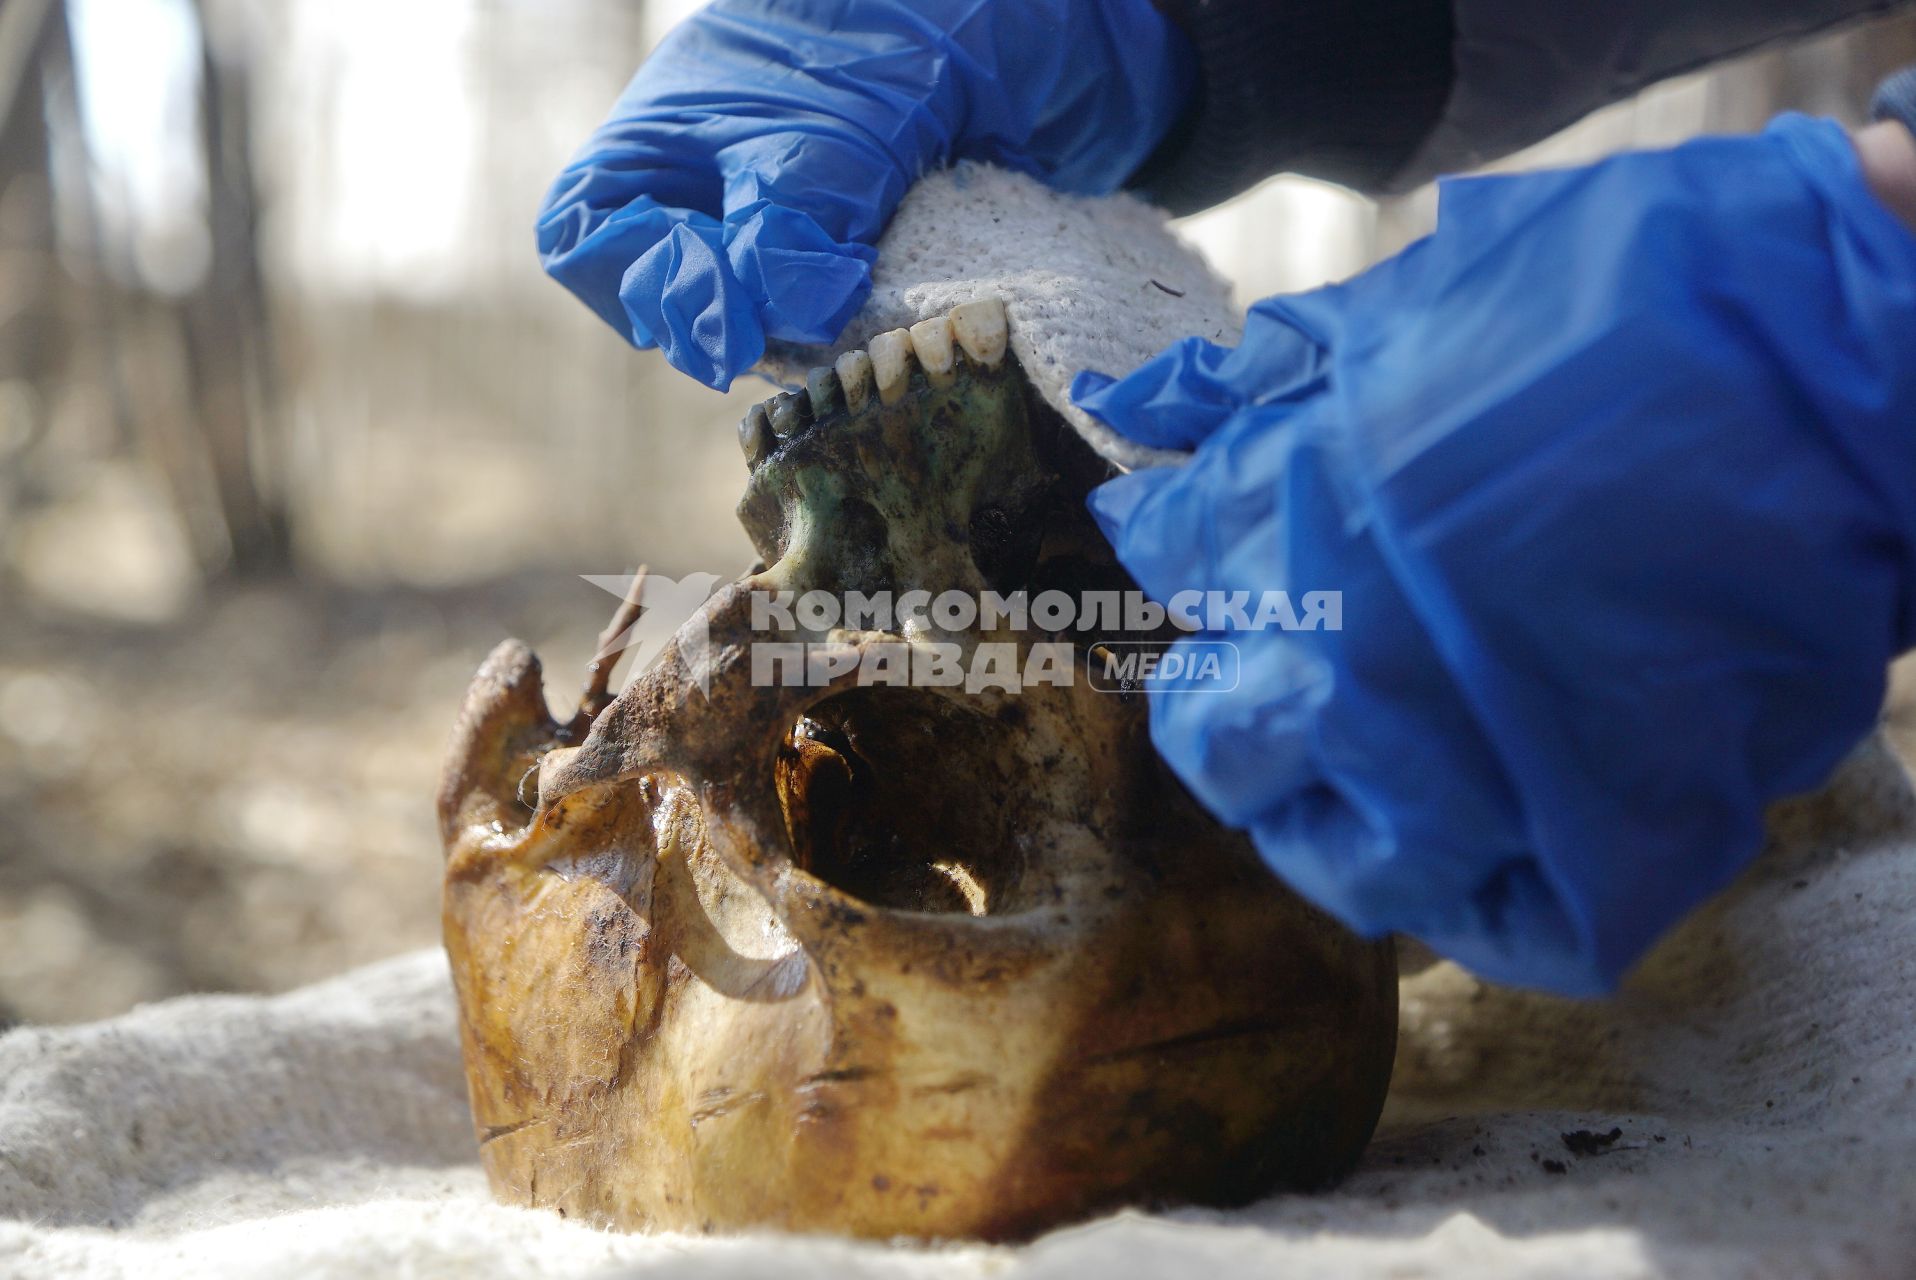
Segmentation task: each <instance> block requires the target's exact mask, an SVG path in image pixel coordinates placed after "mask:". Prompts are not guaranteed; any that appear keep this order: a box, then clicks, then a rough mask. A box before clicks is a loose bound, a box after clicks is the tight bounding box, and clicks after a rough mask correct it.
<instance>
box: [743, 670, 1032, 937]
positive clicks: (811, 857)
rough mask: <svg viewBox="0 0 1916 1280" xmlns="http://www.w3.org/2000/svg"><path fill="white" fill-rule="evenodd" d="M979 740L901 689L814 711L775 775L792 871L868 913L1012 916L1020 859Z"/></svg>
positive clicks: (981, 735) (992, 755)
mask: <svg viewBox="0 0 1916 1280" xmlns="http://www.w3.org/2000/svg"><path fill="white" fill-rule="evenodd" d="M881 694H884V695H889V696H879V695H881ZM989 731H990V727H989V726H988V725H987V724H986V723H985V722H984V721H983V720H982V718H981V717H978V716H975V715H969V714H967V713H965V712H963V711H961V710H958V709H955V708H953V707H951V706H950V705H949V704H948V703H946V702H945V701H943V700H941V699H936V698H931V697H928V696H925V695H922V694H918V693H914V692H912V691H909V690H902V689H886V690H879V689H865V690H855V691H852V692H849V693H845V694H841V695H839V696H837V697H835V698H831V699H828V700H827V701H826V702H824V703H821V704H820V705H819V706H817V707H815V708H813V709H812V711H811V712H810V713H809V714H807V715H805V716H802V717H800V718H799V720H798V721H797V723H795V724H794V725H793V726H792V729H791V731H790V732H789V733H788V734H787V736H786V740H785V742H784V744H783V745H782V746H781V747H780V749H779V754H778V759H777V762H776V764H775V766H774V781H775V783H776V785H777V788H778V796H779V801H780V804H781V806H782V808H783V810H784V815H785V827H786V834H787V836H788V838H789V839H790V841H791V848H792V858H793V861H794V862H795V863H796V864H797V865H798V866H799V867H800V868H802V869H803V870H805V871H807V872H810V873H811V874H812V875H814V876H817V877H818V878H819V879H821V880H823V881H825V882H826V883H827V884H830V885H832V886H833V887H834V888H837V889H840V890H842V891H843V892H845V893H848V894H850V895H851V896H853V897H855V898H858V899H860V900H861V901H864V902H867V903H870V904H871V905H873V906H876V907H887V908H891V909H893V910H901V911H927V912H935V913H939V914H956V915H974V916H983V915H999V914H1003V913H1004V912H1006V911H1007V910H1013V909H1016V907H1017V906H1018V901H1017V897H1018V895H1017V890H1018V885H1019V881H1020V879H1021V874H1020V873H1021V871H1022V865H1023V864H1022V855H1020V854H1019V853H1018V852H1017V844H1016V840H1015V838H1014V837H1015V831H1014V827H1013V819H1012V814H1011V809H1012V806H1009V805H1007V804H1005V803H1003V802H1002V798H1003V797H1004V796H1005V795H1007V794H1009V792H1008V790H1007V789H1006V788H1005V786H1004V785H1003V780H1001V779H998V778H997V777H996V761H997V760H999V759H1001V758H1002V753H1000V752H996V751H993V750H992V749H991V746H990V743H989V739H988V736H987V735H988V733H989ZM976 768H982V769H983V770H984V772H985V776H983V777H981V776H978V775H977V774H976V773H974V772H973V770H974V769H976Z"/></svg>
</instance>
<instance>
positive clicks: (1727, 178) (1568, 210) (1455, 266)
mask: <svg viewBox="0 0 1916 1280" xmlns="http://www.w3.org/2000/svg"><path fill="white" fill-rule="evenodd" d="M1073 390H1074V395H1075V396H1076V397H1077V399H1078V401H1079V403H1080V404H1082V405H1083V406H1084V407H1085V408H1087V409H1089V410H1090V411H1092V412H1093V413H1096V414H1097V415H1098V416H1100V417H1101V418H1103V419H1105V420H1106V421H1108V422H1110V423H1111V424H1112V425H1113V426H1115V427H1117V428H1118V429H1120V430H1122V431H1124V432H1126V433H1127V434H1129V435H1130V436H1132V437H1133V438H1135V439H1138V440H1141V441H1144V442H1146V443H1149V444H1154V445H1170V446H1195V447H1196V452H1195V455H1194V456H1193V458H1192V460H1191V462H1190V463H1189V465H1188V466H1184V467H1182V468H1177V469H1161V470H1151V471H1145V472H1140V473H1138V474H1134V475H1130V476H1125V477H1121V478H1119V479H1116V480H1113V481H1111V482H1109V483H1107V484H1106V485H1104V486H1103V487H1102V488H1100V489H1098V490H1097V491H1095V492H1094V494H1093V495H1092V508H1093V510H1094V512H1095V513H1096V515H1097V517H1098V519H1099V521H1100V522H1101V524H1102V525H1103V527H1104V529H1105V531H1106V533H1107V534H1108V535H1109V537H1110V538H1111V540H1112V542H1113V543H1114V545H1115V546H1116V548H1117V551H1118V555H1119V557H1120V558H1121V559H1122V560H1123V561H1124V563H1125V564H1126V565H1127V566H1128V567H1129V568H1130V569H1131V571H1132V572H1133V573H1134V574H1135V575H1136V576H1137V577H1138V579H1139V581H1140V582H1141V583H1142V585H1143V586H1144V587H1145V588H1146V590H1148V591H1149V592H1151V593H1152V594H1153V595H1155V596H1157V597H1158V598H1159V599H1161V600H1168V599H1169V598H1170V597H1171V596H1172V595H1173V594H1174V593H1176V592H1179V591H1182V590H1186V589H1223V590H1246V591H1250V592H1252V593H1253V595H1252V599H1253V600H1255V599H1256V598H1257V597H1256V594H1255V593H1257V592H1260V591H1262V590H1265V589H1269V588H1278V589H1287V590H1289V591H1290V592H1292V593H1293V596H1294V597H1295V595H1296V594H1297V593H1301V592H1304V591H1310V590H1320V589H1321V590H1341V591H1342V592H1343V628H1342V630H1338V631H1329V630H1326V631H1291V632H1285V631H1277V630H1270V631H1264V632H1243V631H1240V632H1236V633H1233V634H1231V635H1230V636H1229V637H1228V638H1229V639H1230V640H1232V641H1233V642H1235V643H1236V644H1238V645H1239V647H1240V649H1241V651H1242V666H1243V672H1242V678H1241V684H1240V686H1239V687H1238V688H1237V690H1236V691H1235V692H1234V693H1229V694H1219V693H1212V694H1197V693H1188V692H1179V691H1176V690H1175V689H1174V688H1172V687H1164V688H1156V689H1153V690H1152V707H1151V709H1152V731H1153V735H1154V737H1155V740H1156V742H1157V745H1158V747H1159V749H1160V750H1161V751H1162V753H1163V754H1164V756H1165V757H1166V759H1167V760H1168V761H1169V762H1170V764H1171V765H1172V767H1173V768H1174V769H1175V770H1176V771H1177V772H1178V773H1179V775H1180V776H1182V777H1183V778H1184V780H1185V781H1186V782H1187V783H1188V784H1189V785H1190V786H1191V787H1192V788H1193V790H1194V791H1195V792H1196V793H1197V794H1198V796H1199V797H1200V798H1201V799H1202V800H1203V801H1204V803H1205V804H1206V805H1207V806H1209V807H1210V809H1211V810H1212V811H1213V812H1215V813H1216V814H1217V815H1218V816H1219V817H1220V818H1222V819H1223V820H1224V821H1225V822H1227V823H1230V824H1232V825H1234V826H1237V827H1241V828H1246V829H1248V830H1249V831H1250V832H1251V834H1252V836H1253V837H1254V839H1255V840H1256V843H1257V846H1258V848H1259V849H1260V850H1261V852H1262V853H1263V855H1264V857H1265V858H1266V859H1267V860H1268V862H1269V863H1270V865H1271V866H1272V867H1273V868H1275V869H1276V870H1277V872H1278V873H1279V874H1280V875H1282V876H1283V877H1284V878H1285V879H1286V880H1287V881H1289V882H1290V883H1291V884H1292V885H1293V886H1295V887H1296V888H1297V889H1298V890H1299V891H1300V892H1302V893H1303V894H1304V895H1305V896H1306V897H1308V898H1310V899H1311V900H1313V901H1315V902H1316V903H1318V904H1320V905H1321V906H1323V907H1325V908H1326V909H1328V910H1330V911H1331V912H1333V913H1334V914H1336V915H1338V916H1340V917H1342V918H1343V919H1344V920H1346V921H1348V922H1349V923H1351V924H1352V925H1354V926H1356V927H1357V928H1358V929H1360V930H1362V931H1364V932H1366V933H1370V934H1376V933H1381V932H1383V931H1386V930H1398V931H1402V932H1404V933H1407V934H1411V935H1413V936H1415V937H1419V938H1422V939H1424V940H1425V941H1427V942H1429V943H1430V944H1431V945H1432V946H1433V947H1435V948H1436V949H1437V950H1438V951H1440V952H1442V953H1444V954H1446V955H1449V956H1451V957H1454V958H1455V959H1457V960H1459V961H1461V962H1462V963H1464V964H1465V965H1467V966H1469V967H1470V968H1472V969H1474V970H1476V971H1477V972H1479V973H1480V974H1483V975H1485V976H1487V977H1490V978H1493V979H1497V980H1501V981H1505V982H1511V983H1517V984H1522V985H1528V986H1536V987H1543V988H1547V989H1551V990H1555V991H1559V992H1565V993H1572V994H1584V993H1595V992H1600V991H1603V990H1606V989H1608V988H1609V987H1611V986H1612V985H1613V984H1614V983H1615V982H1616V981H1617V979H1618V978H1619V977H1620V976H1621V974H1622V973H1623V972H1624V970H1625V969H1626V968H1627V967H1628V966H1629V965H1630V964H1631V962H1632V961H1633V960H1635V959H1636V958H1637V957H1638V956H1639V955H1640V954H1641V953H1642V952H1643V951H1644V950H1645V948H1646V947H1647V946H1648V945H1649V944H1650V943H1651V942H1652V941H1653V940H1654V939H1655V938H1656V937H1657V935H1658V934H1659V933H1661V932H1662V931H1663V930H1664V929H1665V928H1666V927H1667V926H1668V925H1670V924H1671V923H1673V922H1674V921H1676V920H1677V919H1678V918H1679V917H1681V916H1682V915H1683V914H1684V913H1685V912H1687V911H1688V910H1689V909H1690V908H1692V907H1694V906H1695V905H1697V904H1698V903H1699V902H1701V901H1702V900H1703V899H1704V898H1705V897H1707V896H1708V895H1709V894H1711V893H1712V892H1714V891H1715V890H1717V889H1719V888H1721V887H1722V886H1723V885H1724V884H1725V883H1726V882H1727V881H1729V880H1730V878H1731V877H1732V876H1733V875H1734V874H1735V873H1736V871H1737V870H1738V869H1739V868H1740V867H1742V866H1743V865H1744V864H1745V863H1746V862H1748V861H1749V859H1750V858H1751V857H1752V856H1753V855H1754V853H1755V852H1756V850H1757V848H1758V846H1759V843H1760V840H1761V818H1762V813H1763V809H1764V806H1765V804H1766V803H1767V802H1769V801H1772V800H1774V799H1776V798H1778V797H1781V796H1784V795H1788V794H1790V793H1792V792H1799V791H1803V790H1805V789H1808V788H1811V787H1814V786H1815V785H1817V784H1818V783H1819V782H1820V781H1821V780H1822V779H1823V778H1824V776H1825V775H1826V774H1827V772H1828V771H1829V770H1830V769H1831V768H1832V766H1833V765H1834V764H1835V763H1836V762H1837V761H1838V760H1839V759H1840V758H1841V757H1842V755H1843V754H1844V753H1845V752H1846V751H1847V750H1849V749H1850V748H1851V747H1852V746H1853V745H1854V744H1855V743H1856V742H1857V741H1858V739H1859V738H1860V737H1861V736H1862V735H1864V734H1865V733H1867V732H1868V731H1869V729H1870V728H1871V727H1872V725H1873V724H1874V723H1875V720H1876V716H1877V714H1878V709H1879V705H1880V701H1881V698H1882V695H1883V688H1884V666H1885V664H1886V663H1887V662H1888V661H1889V660H1890V658H1891V657H1892V656H1893V655H1895V654H1897V653H1898V652H1900V651H1902V650H1904V649H1906V648H1909V647H1910V646H1911V644H1912V642H1913V641H1916V618H1913V617H1912V610H1913V603H1912V602H1916V574H1913V572H1912V571H1913V570H1916V237H1912V235H1911V234H1910V232H1909V231H1908V230H1907V229H1906V228H1905V227H1904V226H1903V225H1902V224H1900V223H1899V222H1897V221H1896V220H1895V219H1894V218H1893V217H1892V216H1891V215H1890V213H1889V212H1888V211H1887V210H1886V209H1884V208H1883V207H1882V206H1881V205H1880V204H1879V203H1878V202H1877V200H1876V199H1875V198H1874V197H1873V196H1872V195H1871V193H1870V191H1869V190H1868V189H1867V188H1866V187H1865V186H1864V183H1863V180H1862V177H1861V175H1860V172H1859V169H1858V165H1857V161H1856V158H1855V154H1854V152H1853V150H1852V148H1851V146H1850V143H1849V142H1848V140H1847V138H1846V137H1845V135H1844V134H1843V132H1842V131H1841V130H1840V129H1839V128H1837V126H1835V125H1834V124H1830V123H1826V122H1818V121H1811V120H1808V119H1804V118H1802V117H1784V118H1782V119H1779V120H1778V121H1777V122H1775V123H1774V124H1773V125H1772V126H1771V127H1770V129H1769V130H1768V131H1767V132H1765V133H1764V134H1762V135H1760V136H1758V137H1750V138H1737V139H1710V140H1703V141H1698V142H1695V143H1691V144H1689V145H1686V146H1683V147H1679V148H1677V149H1675V150H1673V151H1668V152H1660V153H1648V154H1639V155H1629V156H1623V157H1619V158H1616V159H1613V160H1609V161H1606V162H1604V163H1601V164H1598V165H1595V166H1593V167H1590V168H1587V169H1578V170H1572V171H1566V172H1551V173H1538V174H1532V175H1524V176H1513V177H1494V178H1479V179H1474V180H1465V181H1457V182H1452V183H1448V184H1446V186H1445V187H1444V189H1443V192H1442V200H1441V212H1440V215H1439V220H1438V229H1437V231H1436V233H1435V234H1434V235H1433V236H1431V237H1430V238H1429V239H1427V240H1425V241H1422V242H1420V243H1418V244H1416V245H1413V246H1412V247H1411V248H1410V249H1408V250H1406V251H1405V252H1404V253H1403V254H1401V255H1400V256H1398V257H1397V258H1395V259H1394V260H1392V261H1389V262H1386V263H1384V264H1383V265H1381V266H1379V267H1377V268H1375V269H1374V270H1372V271H1370V272H1368V273H1366V274H1365V275H1363V276H1361V277H1359V278H1357V279H1356V280H1353V281H1351V282H1349V283H1347V284H1345V285H1342V286H1339V287H1333V288H1329V289H1324V290H1321V291H1318V292H1315V293H1310V294H1306V295H1303V296H1299V297H1292V298H1277V299H1272V300H1270V301H1267V302H1265V303H1263V304H1261V305H1259V306H1258V307H1257V308H1256V309H1255V311H1254V313H1253V314H1252V316H1251V319H1250V324H1249V328H1248V330H1247V332H1246V335H1245V338H1244V341H1243V343H1242V345H1241V346H1239V347H1238V348H1236V349H1235V350H1226V349H1222V348H1218V347H1214V346H1211V345H1209V344H1206V343H1203V342H1199V341H1196V340H1192V341H1190V342H1187V343H1185V344H1182V345H1180V346H1178V347H1175V348H1172V349H1171V350H1169V351H1167V352H1166V353H1165V354H1163V355H1162V356H1160V357H1158V358H1157V359H1156V360H1155V361H1153V362H1152V363H1150V364H1148V365H1146V366H1145V367H1144V368H1142V369H1141V370H1139V371H1138V372H1136V373H1135V374H1133V375H1132V376H1130V377H1128V378H1126V379H1124V380H1122V381H1120V382H1116V383H1112V382H1111V381H1110V380H1109V379H1106V378H1102V377H1099V376H1098V375H1085V376H1084V377H1083V378H1081V379H1080V381H1079V383H1078V385H1077V386H1076V387H1074V389H1073ZM1206 638H1208V639H1212V640H1215V639H1218V638H1219V637H1218V636H1215V635H1208V636H1200V637H1195V638H1194V640H1196V639H1206ZM1193 642H1194V641H1183V642H1181V643H1183V644H1186V645H1190V644H1192V643H1193Z"/></svg>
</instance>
